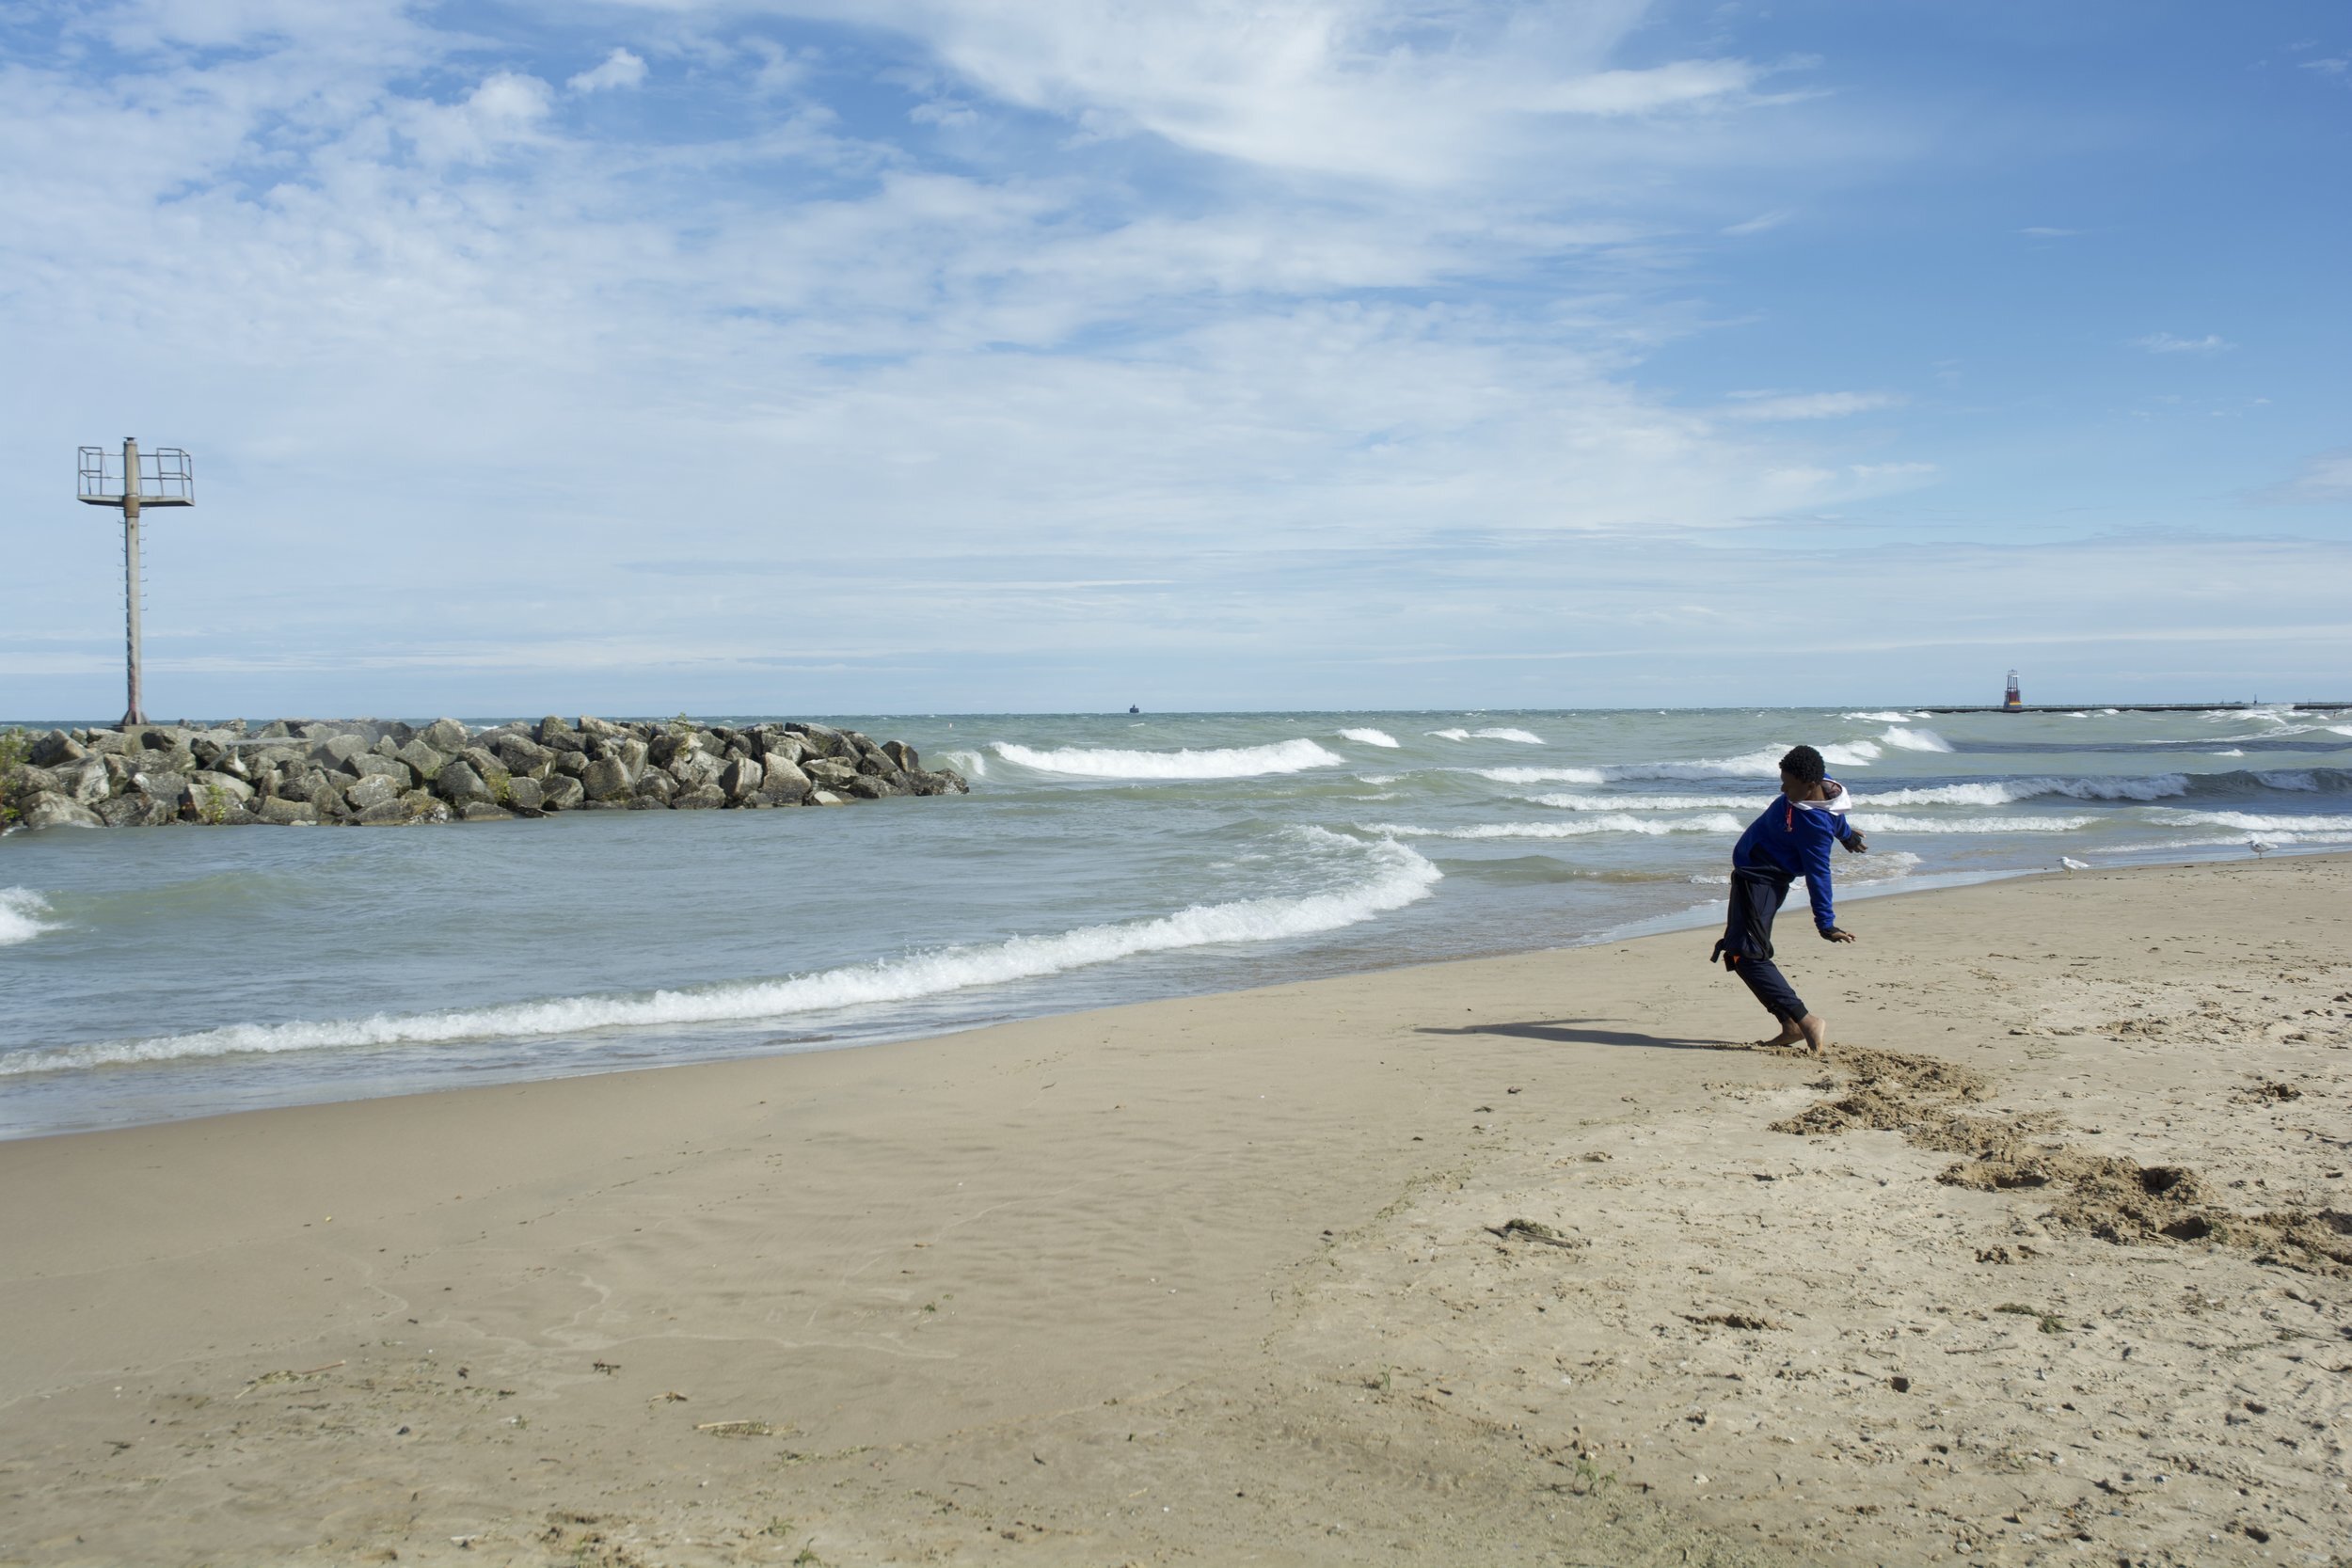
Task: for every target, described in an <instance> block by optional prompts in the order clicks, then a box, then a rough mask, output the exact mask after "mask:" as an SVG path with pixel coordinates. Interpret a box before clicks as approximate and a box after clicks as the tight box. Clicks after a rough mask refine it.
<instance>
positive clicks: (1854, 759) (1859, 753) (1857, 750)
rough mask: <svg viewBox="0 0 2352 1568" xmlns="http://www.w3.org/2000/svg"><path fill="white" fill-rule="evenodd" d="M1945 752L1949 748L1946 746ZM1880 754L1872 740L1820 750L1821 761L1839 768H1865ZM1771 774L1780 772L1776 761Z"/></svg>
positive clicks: (1841, 743)
mask: <svg viewBox="0 0 2352 1568" xmlns="http://www.w3.org/2000/svg"><path fill="white" fill-rule="evenodd" d="M1945 750H1946V751H1949V750H1951V748H1950V747H1948V746H1947V747H1946V748H1945ZM1880 754H1881V748H1880V747H1879V744H1878V743H1877V742H1876V741H1873V740H1841V741H1837V742H1836V743H1835V744H1832V745H1828V746H1824V747H1822V748H1821V760H1822V761H1823V762H1826V763H1831V764H1834V765H1835V766H1836V767H1839V768H1867V767H1869V766H1870V763H1871V761H1872V760H1873V759H1874V758H1876V757H1878V756H1879V755H1880ZM1772 772H1773V773H1774V774H1775V775H1777V774H1778V773H1779V772H1780V763H1779V761H1778V760H1777V759H1775V760H1774V762H1773V763H1772Z"/></svg>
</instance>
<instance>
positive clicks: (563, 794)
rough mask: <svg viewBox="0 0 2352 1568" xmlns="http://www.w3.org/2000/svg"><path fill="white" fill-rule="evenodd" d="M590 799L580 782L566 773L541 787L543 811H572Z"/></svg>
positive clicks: (560, 774) (541, 807)
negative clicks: (583, 801)
mask: <svg viewBox="0 0 2352 1568" xmlns="http://www.w3.org/2000/svg"><path fill="white" fill-rule="evenodd" d="M587 798H588V792H587V791H586V790H584V789H582V788H581V787H580V781H579V780H578V779H575V778H573V777H571V776H570V775H569V774H566V773H558V774H556V775H554V776H553V777H552V778H549V779H548V781H547V782H546V783H545V784H542V785H541V786H540V796H539V809H540V810H541V811H570V810H571V809H572V808H573V807H575V806H577V805H579V804H580V802H581V801H582V800H586V799H587Z"/></svg>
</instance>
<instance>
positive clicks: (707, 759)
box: [664, 751, 723, 789]
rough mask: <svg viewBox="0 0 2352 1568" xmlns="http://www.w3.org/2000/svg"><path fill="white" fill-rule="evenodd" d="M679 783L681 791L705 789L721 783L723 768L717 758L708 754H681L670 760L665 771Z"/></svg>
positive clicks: (697, 752)
mask: <svg viewBox="0 0 2352 1568" xmlns="http://www.w3.org/2000/svg"><path fill="white" fill-rule="evenodd" d="M664 771H666V772H667V773H668V774H669V775H670V777H672V778H674V779H675V780H676V781H677V782H678V787H679V788H681V789H703V788H707V787H713V786H715V785H717V784H718V783H719V775H720V773H721V772H722V771H723V768H722V766H721V764H720V761H719V759H718V758H717V757H714V756H712V755H711V754H710V753H709V752H700V751H695V752H679V753H678V754H677V755H676V756H675V757H672V758H671V759H670V766H669V767H668V768H666V769H665V770H664Z"/></svg>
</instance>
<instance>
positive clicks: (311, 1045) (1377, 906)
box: [0, 828, 1444, 1076]
mask: <svg viewBox="0 0 2352 1568" xmlns="http://www.w3.org/2000/svg"><path fill="white" fill-rule="evenodd" d="M1299 832H1300V833H1301V835H1302V836H1303V837H1305V838H1307V839H1308V840H1309V841H1311V842H1313V843H1316V844H1318V845H1322V846H1327V847H1330V848H1333V849H1335V850H1343V851H1345V852H1347V853H1349V854H1351V855H1362V856H1364V857H1366V858H1368V859H1369V860H1370V862H1371V865H1372V874H1371V875H1370V876H1369V877H1366V878H1364V879H1361V880H1359V881H1356V882H1353V883H1350V884H1348V885H1346V886H1343V887H1340V888H1337V889H1334V890H1333V891H1331V892H1328V893H1317V894H1309V895H1303V896H1297V897H1279V898H1277V897H1269V898H1246V899H1240V900H1237V901H1235V902H1232V903H1226V904H1195V905H1193V906H1192V907H1191V908H1189V909H1185V910H1181V911H1177V912H1176V913H1174V914H1168V915H1161V916H1158V917H1156V918H1152V919H1145V920H1131V921H1125V922H1121V923H1120V924H1117V925H1108V926H1085V927H1078V928H1077V929H1075V930H1070V931H1063V932H1060V933H1058V934H1057V935H1054V936H1042V937H1014V938H1011V939H1010V940H1009V941H1006V942H994V943H991V944H989V945H985V946H961V947H945V948H939V949H936V950H934V951H931V952H926V953H914V954H909V955H907V956H906V957H904V958H881V959H877V960H875V961H874V962H872V963H865V964H852V965H849V966H847V967H845V968H841V969H829V970H822V971H819V972H818V973H815V974H799V975H794V976H791V977H790V978H787V979H782V980H761V981H749V982H743V983H739V984H734V985H721V986H712V987H708V988H704V989H698V990H657V991H654V992H652V993H650V994H639V995H618V996H568V997H557V998H552V999H549V1000H547V1001H540V1002H518V1003H512V1004H508V1005H505V1006H487V1007H469V1008H454V1009H452V1010H449V1011H446V1012H437V1013H410V1014H385V1013H378V1014H376V1015H374V1016H373V1017H370V1018H349V1019H330V1020H325V1021H321V1022H289V1023H236V1024H230V1025H229V1026H227V1027H225V1028H219V1029H206V1030H201V1031H199V1032H197V1033H194V1034H186V1035H165V1036H159V1037H151V1038H146V1039H123V1040H108V1041H102V1042H97V1043H92V1044H87V1045H75V1046H68V1047H64V1048H62V1049H57V1050H51V1051H11V1052H6V1053H0V1076H8V1075H17V1074H24V1073H29V1072H48V1071H54V1070H56V1069H62V1068H90V1067H103V1066H111V1065H117V1064H121V1063H131V1062H161V1061H173V1060H179V1059H183V1058H190V1057H206V1056H227V1055H235V1054H240V1053H270V1052H285V1051H317V1050H328V1049H333V1048H335V1047H339V1046H346V1047H347V1046H386V1045H418V1044H427V1045H429V1044H441V1043H446V1042H449V1041H453V1040H465V1039H485V1038H486V1039H511V1038H519V1037H533V1036H540V1037H544V1036H550V1035H572V1034H579V1033H581V1032H583V1031H587V1030H592V1029H612V1028H645V1027H653V1026H660V1025H676V1024H693V1023H728V1022H750V1021H755V1020H759V1019H770V1018H784V1017H789V1016H791V1015H793V1014H797V1013H810V1012H820V1011H824V1010H827V1009H831V1008H834V1007H850V1006H863V1005H870V1004H874V1003H889V1002H908V1001H914V1000H915V999H917V998H921V997H929V996H940V995H945V994H946V993H948V992H950V991H959V990H970V989H972V988H975V987H980V986H994V985H1003V984H1005V983H1007V982H1008V981H1013V980H1030V979H1037V978H1040V977H1041V976H1044V975H1049V974H1062V973H1064V972H1066V971H1069V970H1073V969H1081V968H1086V967H1089V966H1091V965H1095V964H1104V963H1111V962H1115V961H1116V960H1118V959H1120V958H1134V957H1136V956H1137V955H1139V954H1145V953H1166V952H1171V951H1174V950H1176V949H1179V948H1187V947H1206V946H1211V945H1215V944H1218V943H1224V942H1278V941H1280V940H1282V939H1284V938H1288V937H1301V936H1312V935H1314V934H1316V933H1318V932H1322V931H1334V930H1338V929H1339V928H1341V927H1345V926H1353V925H1357V924H1359V922H1362V921H1366V920H1371V919H1373V918H1375V916H1378V915H1382V914H1386V913H1388V912H1389V911H1392V910H1400V909H1403V908H1404V907H1405V906H1406V905H1407V904H1411V903H1414V902H1416V901H1418V900H1420V899H1422V898H1425V897H1427V896H1428V895H1429V890H1430V889H1431V888H1432V887H1435V886H1436V885H1437V884H1438V881H1440V880H1441V879H1443V876H1444V874H1443V873H1442V872H1440V871H1439V870H1438V868H1437V867H1436V866H1435V865H1433V864H1431V863H1429V862H1428V861H1427V860H1425V859H1423V858H1422V856H1421V855H1419V854H1418V853H1416V852H1415V851H1414V850H1413V849H1412V848H1411V847H1408V846H1406V845H1403V844H1398V843H1396V842H1395V841H1394V840H1392V839H1385V838H1384V839H1380V840H1376V841H1375V842H1373V843H1370V844H1366V843H1364V842H1363V841H1361V840H1359V839H1351V838H1348V837H1346V836H1344V835H1343V834H1339V833H1333V832H1327V831H1326V830H1324V829H1321V828H1305V829H1301V830H1299Z"/></svg>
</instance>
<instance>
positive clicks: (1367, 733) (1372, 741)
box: [1340, 730, 1398, 751]
mask: <svg viewBox="0 0 2352 1568" xmlns="http://www.w3.org/2000/svg"><path fill="white" fill-rule="evenodd" d="M1340 736H1341V737H1342V738H1343V739H1346V740H1357V741H1361V742H1362V743H1363V744H1364V745H1367V746H1385V747H1388V748H1389V749H1391V751H1393V750H1394V749H1395V748H1396V746H1397V744H1398V742H1397V738H1396V736H1392V735H1391V734H1390V733H1389V732H1388V731H1386V730H1342V731H1341V732H1340Z"/></svg>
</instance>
